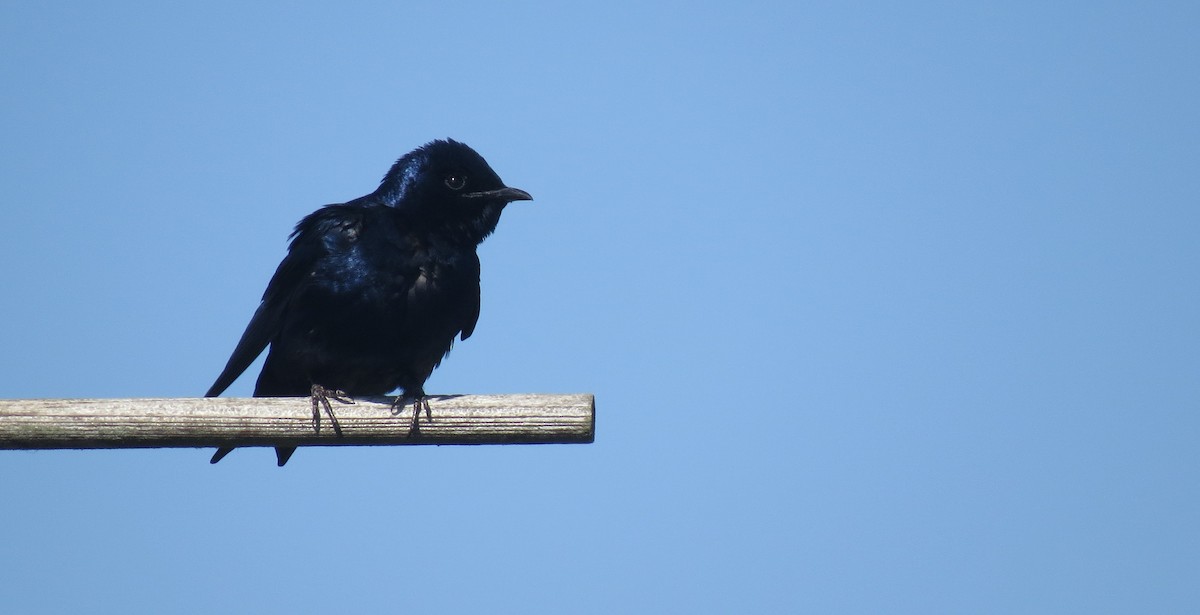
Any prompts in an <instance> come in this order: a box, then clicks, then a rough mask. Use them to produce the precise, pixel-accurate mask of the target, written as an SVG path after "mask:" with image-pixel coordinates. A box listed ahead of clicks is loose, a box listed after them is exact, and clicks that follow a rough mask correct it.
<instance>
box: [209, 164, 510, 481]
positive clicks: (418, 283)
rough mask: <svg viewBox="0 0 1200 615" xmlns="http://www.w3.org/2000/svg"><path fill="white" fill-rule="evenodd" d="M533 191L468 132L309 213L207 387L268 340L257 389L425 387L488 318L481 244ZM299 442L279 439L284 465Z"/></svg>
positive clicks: (220, 383)
mask: <svg viewBox="0 0 1200 615" xmlns="http://www.w3.org/2000/svg"><path fill="white" fill-rule="evenodd" d="M530 198H531V197H530V196H529V194H528V193H526V192H524V191H521V190H517V189H515V188H508V187H506V186H505V185H504V183H503V182H501V181H500V178H499V177H498V176H497V175H496V173H495V172H494V171H492V169H491V167H489V166H488V164H487V162H485V161H484V160H483V158H482V157H480V156H479V154H477V153H475V151H474V150H472V149H471V148H469V147H467V146H466V145H463V144H462V143H458V142H456V141H450V140H447V141H434V142H432V143H429V144H426V145H424V146H422V147H420V148H418V149H416V150H414V151H412V152H410V153H408V154H406V155H405V156H404V157H402V158H401V159H400V160H399V161H397V162H396V164H395V165H393V166H392V168H391V170H389V171H388V173H387V175H386V176H385V177H384V179H383V181H382V182H381V183H380V186H379V188H378V189H377V190H375V191H374V192H372V193H371V194H369V195H366V196H363V197H360V198H358V199H354V200H353V201H350V202H347V203H342V204H336V205H327V206H325V207H323V208H321V209H319V210H317V211H315V212H313V213H312V214H309V215H308V216H307V217H305V218H304V219H303V220H301V221H300V223H299V224H298V225H297V226H296V230H295V232H294V233H293V234H292V237H291V245H290V247H289V249H288V254H287V256H286V257H285V258H284V259H283V262H282V263H280V264H279V268H278V269H276V271H275V275H274V276H273V277H272V278H271V281H270V283H268V284H267V290H266V292H265V293H264V294H263V298H262V303H261V304H260V305H259V307H258V310H257V311H256V312H255V313H254V317H253V318H252V319H251V320H250V324H249V325H248V326H247V327H246V331H245V333H243V334H242V338H241V340H240V341H239V342H238V344H237V347H236V348H235V349H234V351H233V355H232V356H231V357H230V358H229V362H228V364H227V365H226V366H225V369H224V370H223V371H222V372H221V375H220V376H218V377H217V380H216V382H214V383H213V385H212V387H211V388H210V389H209V390H208V393H207V394H206V395H207V396H209V397H212V396H216V395H220V394H221V393H222V392H223V391H224V390H225V389H226V388H227V387H228V386H229V385H230V384H232V383H233V381H234V380H236V379H237V378H238V376H239V375H241V373H242V372H244V371H245V370H246V368H247V367H248V366H249V365H250V364H251V363H252V362H253V361H254V359H255V358H257V357H258V355H259V354H261V353H262V351H263V350H264V349H266V348H267V347H268V346H269V347H270V350H269V352H268V354H267V359H266V362H265V364H264V366H263V370H262V373H261V374H260V375H259V377H258V382H257V384H256V386H255V389H254V395H255V396H256V397H268V396H308V395H310V394H311V393H312V392H313V385H319V386H321V387H324V388H325V389H329V390H331V391H332V390H338V391H342V392H345V393H346V394H348V395H351V396H362V395H384V394H387V393H389V392H391V391H394V390H396V389H401V390H402V391H403V392H404V395H405V396H406V397H413V398H421V397H423V396H424V390H423V388H422V387H423V386H424V384H425V380H426V379H427V378H429V375H430V374H431V373H432V372H433V370H434V368H436V367H437V366H438V364H439V363H441V360H442V358H443V357H444V356H445V355H446V353H447V352H449V350H450V347H451V345H452V344H453V342H454V339H455V338H456V337H457V338H459V339H463V340H465V339H467V338H468V337H470V335H471V333H472V332H473V331H474V330H475V323H476V322H477V320H478V319H479V257H478V255H477V254H476V248H477V246H478V245H479V244H480V242H482V241H483V240H484V238H486V237H487V236H488V235H489V234H491V232H492V231H493V230H495V228H496V224H497V223H498V222H499V220H500V214H501V212H502V211H503V209H504V207H505V205H507V204H508V203H509V202H511V201H518V200H528V199H530ZM229 450H231V449H226V448H223V449H219V450H218V451H217V454H216V455H214V456H213V463H216V462H217V461H219V460H220V458H221V457H223V456H224V455H225V454H226V453H228V452H229ZM292 450H294V449H289V448H279V449H277V453H278V456H279V465H283V464H284V463H285V462H286V461H287V459H288V457H289V456H290V455H291V452H292Z"/></svg>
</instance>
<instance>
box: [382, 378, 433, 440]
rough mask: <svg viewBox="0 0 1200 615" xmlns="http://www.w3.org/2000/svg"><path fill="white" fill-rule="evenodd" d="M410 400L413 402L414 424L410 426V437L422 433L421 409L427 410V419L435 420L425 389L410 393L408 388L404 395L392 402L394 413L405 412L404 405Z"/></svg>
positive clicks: (395, 414)
mask: <svg viewBox="0 0 1200 615" xmlns="http://www.w3.org/2000/svg"><path fill="white" fill-rule="evenodd" d="M409 402H412V406H413V418H412V425H411V426H409V428H408V437H410V438H411V437H413V436H419V435H421V423H420V421H421V409H422V408H423V409H424V410H425V420H426V421H428V422H430V423H432V422H433V412H432V411H431V410H430V409H429V396H427V395H425V391H423V390H421V389H417V390H416V391H415V392H413V393H409V392H408V390H407V389H406V390H405V391H404V395H401V396H399V397H397V398H396V401H393V402H392V415H393V416H398V415H399V414H401V413H403V412H404V407H405V406H407V405H408V404H409Z"/></svg>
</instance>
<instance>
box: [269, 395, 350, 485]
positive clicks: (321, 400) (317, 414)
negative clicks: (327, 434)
mask: <svg viewBox="0 0 1200 615" xmlns="http://www.w3.org/2000/svg"><path fill="white" fill-rule="evenodd" d="M331 399H332V400H333V401H336V402H339V403H343V404H352V403H354V400H353V399H351V398H350V396H349V395H347V394H346V392H345V391H339V390H337V389H327V388H325V387H323V386H321V385H319V384H314V385H312V418H313V430H314V431H316V432H317V433H321V408H325V413H326V414H328V415H329V423H330V424H332V425H333V433H335V434H337V435H338V437H341V435H342V426H341V424H339V423H338V420H337V416H336V415H334V414H333V406H332V405H330V403H329V400H331ZM279 465H283V463H280V464H279Z"/></svg>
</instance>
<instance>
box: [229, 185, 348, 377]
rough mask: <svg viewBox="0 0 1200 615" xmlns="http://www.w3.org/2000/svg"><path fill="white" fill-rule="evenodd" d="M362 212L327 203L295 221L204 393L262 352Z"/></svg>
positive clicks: (346, 239) (237, 373)
mask: <svg viewBox="0 0 1200 615" xmlns="http://www.w3.org/2000/svg"><path fill="white" fill-rule="evenodd" d="M361 225H362V216H361V212H360V210H359V209H358V208H356V207H350V206H347V205H329V206H326V207H322V208H321V209H318V210H317V211H315V212H313V213H312V214H309V215H308V216H307V217H305V218H304V219H303V220H301V221H300V223H299V224H297V225H296V230H295V232H293V233H292V237H291V239H292V243H291V245H290V246H289V247H288V254H287V256H286V257H284V259H283V262H281V263H279V268H278V269H276V270H275V275H274V276H272V277H271V281H270V283H268V284H267V290H266V292H264V293H263V298H262V303H260V304H259V306H258V310H256V311H255V312H254V317H253V318H251V319H250V324H249V325H246V331H245V332H244V333H242V339H241V340H239V341H238V344H237V347H235V348H234V349H233V354H232V355H231V356H230V357H229V362H228V363H226V364H225V369H224V370H223V371H222V372H221V375H220V376H217V380H216V382H214V383H213V385H212V386H211V387H209V389H208V392H207V393H205V397H216V396H217V395H220V394H221V393H222V392H223V391H225V389H227V388H228V387H229V385H231V384H233V381H234V380H237V378H238V376H241V375H242V372H244V371H246V368H247V367H249V366H250V364H251V363H253V362H254V359H256V358H258V355H260V354H262V351H263V350H264V349H265V348H266V347H267V344H269V343H270V342H271V339H272V338H274V337H275V335H276V334H278V333H279V329H280V327H281V326H282V323H283V314H284V311H285V310H286V309H287V306H288V304H289V303H290V302H291V299H292V297H294V296H295V295H296V294H297V292H298V291H300V290H301V289H302V288H303V287H304V284H306V283H307V280H308V278H309V275H310V274H311V273H312V271H313V269H314V267H315V266H316V264H317V262H318V261H319V260H320V259H321V258H323V257H325V256H326V255H328V254H329V253H331V252H333V251H335V250H338V249H339V248H341V247H343V246H344V245H345V244H346V243H350V242H353V241H354V240H355V239H356V238H357V236H358V233H359V231H360V229H361Z"/></svg>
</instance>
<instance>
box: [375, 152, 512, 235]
mask: <svg viewBox="0 0 1200 615" xmlns="http://www.w3.org/2000/svg"><path fill="white" fill-rule="evenodd" d="M376 195H378V196H379V197H380V200H381V201H382V202H384V203H385V204H387V205H389V206H391V207H395V208H396V209H397V210H399V211H402V212H404V214H405V215H406V216H411V217H416V218H418V219H422V220H425V221H428V222H430V223H431V224H449V225H452V226H463V227H464V228H467V229H469V230H471V231H472V234H478V235H479V236H478V239H477V240H478V241H482V240H483V238H484V237H486V236H487V235H488V234H490V233H491V232H492V231H493V230H494V229H495V228H496V223H497V222H499V220H500V212H501V211H503V209H504V206H505V205H507V204H509V203H511V202H512V201H529V200H532V199H533V197H532V196H529V193H528V192H525V191H524V190H520V189H517V188H509V187H508V186H505V185H504V182H503V181H501V180H500V176H499V175H496V172H495V171H493V170H492V167H490V166H488V163H487V161H485V160H484V159H483V156H480V155H479V154H478V153H476V152H475V150H473V149H471V148H470V147H467V146H466V145H465V144H463V143H459V142H458V141H454V140H451V139H447V140H445V141H442V140H438V141H431V142H429V143H426V144H425V145H422V146H421V147H418V148H417V149H415V150H413V151H411V152H409V153H407V154H405V155H404V156H403V157H402V158H400V160H397V161H396V164H394V165H392V168H391V170H389V171H388V173H387V175H385V176H384V178H383V181H382V182H380V184H379V189H378V190H377V191H376Z"/></svg>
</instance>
